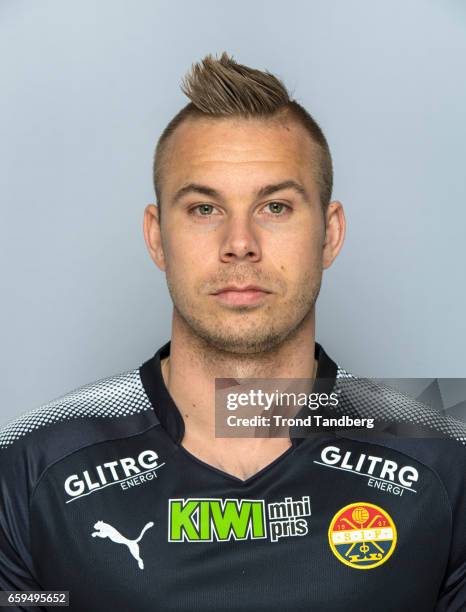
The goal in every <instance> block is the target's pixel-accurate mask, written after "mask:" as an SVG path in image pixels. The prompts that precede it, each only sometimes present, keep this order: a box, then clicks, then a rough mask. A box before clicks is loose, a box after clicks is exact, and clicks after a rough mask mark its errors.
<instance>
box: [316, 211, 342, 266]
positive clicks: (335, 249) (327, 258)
mask: <svg viewBox="0 0 466 612" xmlns="http://www.w3.org/2000/svg"><path fill="white" fill-rule="evenodd" d="M325 220H326V232H325V240H324V244H323V251H322V265H323V268H324V269H326V268H330V266H331V265H332V263H333V261H334V259H335V258H336V256H337V255H338V253H339V252H340V249H341V247H342V246H343V242H344V240H345V234H346V219H345V213H344V211H343V205H342V204H341V202H338V200H335V201H333V202H330V204H329V205H328V207H327V210H326V214H325Z"/></svg>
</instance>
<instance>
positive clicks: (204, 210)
mask: <svg viewBox="0 0 466 612" xmlns="http://www.w3.org/2000/svg"><path fill="white" fill-rule="evenodd" d="M197 210H199V214H196V213H195V211H197ZM214 210H215V207H214V206H213V205H212V204H198V205H197V206H193V208H191V209H190V210H189V214H190V215H193V216H195V217H210V216H211V213H212V212H213V211H214Z"/></svg>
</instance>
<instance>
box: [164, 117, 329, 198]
mask: <svg viewBox="0 0 466 612" xmlns="http://www.w3.org/2000/svg"><path fill="white" fill-rule="evenodd" d="M163 157H164V159H163V174H164V179H163V180H164V184H165V187H166V188H168V189H169V190H170V188H171V187H172V188H176V187H177V186H178V185H179V183H180V182H184V181H188V180H194V179H198V178H200V175H202V176H203V178H211V179H214V178H218V177H219V176H225V177H226V176H227V175H228V176H230V177H232V178H233V177H235V176H236V177H238V176H241V178H242V179H243V178H245V177H246V176H248V175H249V176H250V177H251V178H253V176H254V173H256V172H257V173H261V174H267V175H270V178H272V177H279V176H281V175H283V176H286V178H291V177H292V176H294V177H295V178H298V179H300V180H302V181H305V180H306V177H307V179H308V181H309V180H310V181H312V182H314V180H315V178H316V177H317V171H318V152H317V145H316V144H315V143H314V142H313V140H312V138H311V136H310V135H309V133H308V132H307V130H306V129H305V128H304V127H303V126H302V125H301V124H299V123H298V122H297V121H294V120H292V119H287V120H285V119H283V118H282V119H276V118H273V119H270V118H266V119H262V118H260V119H256V118H254V119H243V118H221V119H218V118H214V119H210V118H207V119H204V118H202V119H198V118H195V119H191V118H190V119H187V120H185V121H184V122H183V123H181V124H180V125H179V126H178V127H177V128H176V130H175V132H174V133H173V134H172V135H171V136H170V137H169V139H168V141H167V142H166V150H165V152H164V156H163Z"/></svg>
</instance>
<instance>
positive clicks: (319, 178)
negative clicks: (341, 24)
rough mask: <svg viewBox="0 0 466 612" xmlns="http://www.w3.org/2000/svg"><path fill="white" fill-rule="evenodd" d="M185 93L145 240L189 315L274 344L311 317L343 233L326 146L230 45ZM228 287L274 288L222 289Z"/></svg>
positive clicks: (241, 344) (162, 155) (163, 148)
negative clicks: (243, 291)
mask: <svg viewBox="0 0 466 612" xmlns="http://www.w3.org/2000/svg"><path fill="white" fill-rule="evenodd" d="M183 91H184V92H185V93H186V94H187V95H188V97H189V98H190V99H191V102H190V103H189V104H188V105H187V106H186V107H184V108H183V109H182V110H181V111H180V113H178V115H176V116H175V118H174V119H173V120H172V121H171V122H170V123H169V125H168V126H167V128H166V129H165V131H164V132H163V134H162V136H161V137H160V139H159V142H158V144H157V149H156V154H155V158H154V183H155V190H156V196H157V204H158V206H157V207H156V206H154V205H149V206H148V207H147V208H146V211H145V220H144V232H145V238H146V242H147V245H148V248H149V251H150V253H151V256H152V258H153V259H154V261H155V263H156V264H157V265H158V267H159V268H160V269H161V270H164V271H165V272H166V277H167V284H168V288H169V291H170V295H171V297H172V300H173V303H174V307H175V313H174V314H175V317H177V318H178V322H179V323H181V324H182V325H183V326H185V328H186V329H188V330H189V331H190V332H191V333H193V334H195V335H196V336H198V337H200V338H202V339H203V340H204V341H206V342H207V343H209V344H210V345H212V346H215V347H216V348H217V349H220V350H224V351H228V352H234V353H244V354H253V353H259V352H262V351H268V350H271V349H273V348H275V347H277V346H278V345H279V344H280V343H281V342H283V341H284V340H286V339H287V338H288V337H290V336H291V335H292V334H293V333H294V332H296V331H297V330H299V329H300V328H302V327H303V326H304V325H306V324H308V325H309V323H310V322H311V320H312V321H313V315H314V304H315V300H316V298H317V295H318V293H319V289H320V284H321V278H322V270H323V268H326V267H328V266H330V265H331V263H332V261H333V259H334V258H335V257H336V255H337V253H338V251H339V249H340V247H341V244H342V242H343V236H344V216H343V211H342V207H341V205H340V204H339V203H338V202H333V203H330V198H331V190H332V164H331V158H330V152H329V150H328V145H327V143H326V140H325V137H324V135H323V134H322V132H321V130H320V128H319V127H318V125H317V124H316V123H315V122H314V120H313V119H312V118H311V117H310V115H309V114H308V113H307V112H306V111H305V110H304V109H303V108H302V107H301V106H300V105H299V104H297V102H295V101H293V100H290V98H289V96H288V93H287V91H286V89H285V88H284V86H283V85H282V83H281V82H280V81H279V80H278V79H277V78H276V77H274V76H273V75H271V74H269V73H266V72H260V71H258V70H254V69H251V68H248V67H246V66H242V65H240V64H237V63H236V62H234V61H233V60H232V59H231V58H229V57H228V56H227V55H226V54H223V55H222V56H221V58H220V59H219V60H216V59H214V58H212V57H211V56H208V57H206V58H205V59H204V60H203V62H201V63H200V64H197V65H195V66H194V67H193V69H192V71H191V73H190V74H189V75H188V76H187V77H186V79H185V81H184V84H183ZM161 210H163V212H162V214H161V217H160V213H161ZM162 220H163V221H162ZM230 285H235V286H236V287H244V286H246V285H255V286H258V287H261V288H263V289H264V290H265V291H266V293H264V294H256V295H252V294H250V295H249V299H248V296H246V295H245V294H238V293H223V294H220V295H219V294H218V293H217V292H218V291H219V290H221V289H223V288H225V287H227V286H230Z"/></svg>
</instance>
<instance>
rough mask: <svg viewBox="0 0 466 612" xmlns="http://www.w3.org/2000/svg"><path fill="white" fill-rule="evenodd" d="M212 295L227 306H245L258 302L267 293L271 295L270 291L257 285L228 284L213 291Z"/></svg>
mask: <svg viewBox="0 0 466 612" xmlns="http://www.w3.org/2000/svg"><path fill="white" fill-rule="evenodd" d="M212 295H213V296H214V297H215V298H217V299H218V300H219V301H220V302H222V303H223V304H226V305H229V306H247V305H254V304H258V303H260V302H261V301H263V300H265V299H266V298H267V296H268V295H271V292H270V291H268V290H267V289H264V288H263V287H259V286H257V285H247V286H245V287H239V286H236V285H228V286H227V287H223V288H222V289H220V290H219V291H215V292H214V293H213V294H212Z"/></svg>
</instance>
